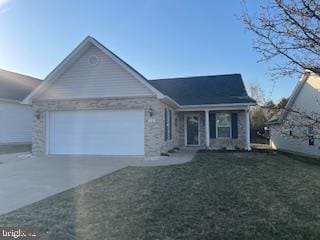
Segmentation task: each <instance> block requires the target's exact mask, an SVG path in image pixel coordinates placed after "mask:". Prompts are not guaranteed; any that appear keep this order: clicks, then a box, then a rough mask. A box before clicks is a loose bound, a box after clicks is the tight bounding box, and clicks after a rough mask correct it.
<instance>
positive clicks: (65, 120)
mask: <svg viewBox="0 0 320 240" xmlns="http://www.w3.org/2000/svg"><path fill="white" fill-rule="evenodd" d="M47 153H48V154H66V155H144V111H143V110H132V111H131V110H130V111H108V110H77V111H52V112H48V116H47Z"/></svg>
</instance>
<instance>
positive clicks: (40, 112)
mask: <svg viewBox="0 0 320 240" xmlns="http://www.w3.org/2000/svg"><path fill="white" fill-rule="evenodd" d="M24 103H26V104H30V103H32V106H33V111H34V117H35V119H34V126H33V147H32V150H33V153H34V154H35V155H45V154H80V155H145V156H159V155H160V153H162V152H166V151H168V150H169V149H172V148H174V147H182V146H190V147H201V148H205V147H207V148H218V149H219V148H230V149H234V148H239V149H247V150H249V149H250V134H249V128H250V127H249V126H250V123H249V107H250V106H251V105H255V101H254V100H252V99H251V98H250V97H248V95H247V92H246V90H245V87H244V84H243V81H242V78H241V76H240V75H239V74H232V75H221V76H204V77H189V78H177V79H161V80H147V79H146V78H144V77H143V76H142V75H141V74H140V73H138V72H137V71H136V70H135V69H133V68H132V67H131V66H129V65H128V64H127V63H125V62H124V61H123V60H121V59H120V58H119V57H118V56H116V55H115V54H114V53H112V52H111V51H110V50H108V49H107V48H106V47H104V46H103V45H102V44H100V43H99V42H98V41H97V40H95V39H93V38H92V37H87V38H86V39H85V40H84V41H83V42H82V43H81V44H80V45H79V46H78V47H77V48H76V49H75V50H74V51H73V52H72V53H71V54H70V55H69V56H68V57H67V58H66V59H65V60H63V62H62V63H61V64H59V65H58V66H57V68H56V69H54V70H53V71H52V72H51V73H50V74H49V75H48V77H47V78H46V79H45V80H44V81H43V83H42V84H41V85H40V86H39V87H38V88H37V89H35V91H33V92H32V93H31V94H30V95H29V96H28V97H27V98H26V99H25V100H24Z"/></svg>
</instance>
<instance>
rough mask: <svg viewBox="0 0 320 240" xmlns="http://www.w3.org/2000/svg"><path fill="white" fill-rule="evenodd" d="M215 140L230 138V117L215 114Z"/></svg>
mask: <svg viewBox="0 0 320 240" xmlns="http://www.w3.org/2000/svg"><path fill="white" fill-rule="evenodd" d="M216 131H217V132H216V133H217V138H231V115H230V114H229V113H217V115H216Z"/></svg>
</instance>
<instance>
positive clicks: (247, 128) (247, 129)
mask: <svg viewBox="0 0 320 240" xmlns="http://www.w3.org/2000/svg"><path fill="white" fill-rule="evenodd" d="M249 110H250V109H249V107H248V108H247V109H246V144H247V150H248V151H251V146H250V112H249Z"/></svg>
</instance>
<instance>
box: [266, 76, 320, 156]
mask: <svg viewBox="0 0 320 240" xmlns="http://www.w3.org/2000/svg"><path fill="white" fill-rule="evenodd" d="M319 91H320V77H319V76H318V75H316V74H314V73H312V74H311V75H310V76H309V78H308V79H307V80H306V82H305V84H304V85H303V86H302V88H301V90H300V92H299V94H298V95H297V96H296V98H295V100H294V102H293V105H292V109H293V110H295V111H298V112H301V113H306V114H308V115H313V114H315V115H314V116H319V114H320V92H319ZM295 120H298V117H296V116H295V114H294V113H289V114H288V115H287V116H286V118H285V119H284V121H285V122H286V121H287V122H288V123H290V122H292V121H295ZM299 120H300V119H299ZM305 122H306V123H307V119H306V120H305ZM290 130H291V131H292V135H293V136H295V135H297V134H298V135H299V133H301V132H303V131H305V134H304V135H300V137H299V136H297V137H293V136H290V134H289V131H290ZM270 131H271V132H270V146H271V147H272V148H273V149H280V150H285V151H290V152H296V153H302V154H307V155H313V156H320V149H319V148H320V143H319V141H320V140H319V139H315V144H314V145H309V142H308V139H307V128H305V129H301V128H300V127H299V129H287V127H286V125H285V124H278V125H271V127H270Z"/></svg>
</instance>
